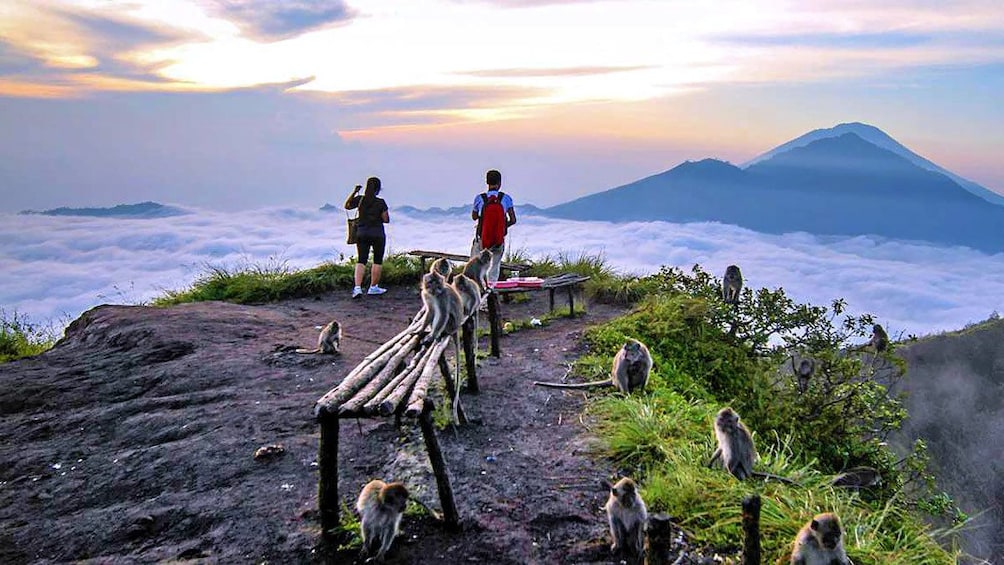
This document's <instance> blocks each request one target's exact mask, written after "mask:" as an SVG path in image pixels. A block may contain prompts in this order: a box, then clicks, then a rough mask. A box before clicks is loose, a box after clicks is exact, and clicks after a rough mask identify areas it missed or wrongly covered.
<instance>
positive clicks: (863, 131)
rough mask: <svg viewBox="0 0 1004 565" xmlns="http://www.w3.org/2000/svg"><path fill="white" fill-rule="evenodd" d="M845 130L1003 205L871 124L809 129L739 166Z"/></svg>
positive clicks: (1001, 198)
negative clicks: (807, 131) (803, 133)
mask: <svg viewBox="0 0 1004 565" xmlns="http://www.w3.org/2000/svg"><path fill="white" fill-rule="evenodd" d="M847 133H853V134H855V135H857V136H859V137H860V138H862V139H864V140H865V141H868V142H869V143H872V144H874V145H876V146H877V147H881V148H882V149H886V150H889V151H892V152H893V153H895V154H897V155H899V156H900V157H903V158H905V159H906V160H907V161H909V162H911V163H913V164H914V165H917V166H918V167H921V168H922V169H927V170H928V171H933V172H936V173H941V174H943V175H945V176H947V177H948V178H950V179H952V180H953V181H955V182H956V183H958V184H959V185H960V186H961V187H962V188H964V189H966V190H967V191H969V192H970V193H972V194H975V195H976V196H979V197H980V198H982V199H983V200H986V201H987V202H991V203H993V204H999V205H1002V206H1004V196H1002V195H1000V194H998V193H996V192H994V191H992V190H990V189H988V188H986V187H984V186H981V185H979V184H977V183H975V182H973V181H971V180H969V179H966V178H963V177H961V176H959V175H956V174H955V173H953V172H951V171H949V170H947V169H944V168H942V167H939V166H938V165H936V164H934V163H932V162H931V161H929V160H927V159H925V158H924V157H921V156H920V155H917V154H916V153H914V152H913V151H910V150H909V149H908V148H907V147H905V146H904V145H903V144H901V143H900V142H898V141H896V140H895V139H893V138H892V137H890V136H889V135H888V134H886V133H885V132H884V131H882V130H880V129H879V128H877V127H875V126H872V125H868V124H863V123H860V122H851V123H845V124H837V125H835V126H833V127H832V128H825V129H817V130H812V131H810V132H809V133H807V134H805V135H802V136H799V137H797V138H795V139H793V140H791V141H789V142H787V143H783V144H781V145H779V146H777V147H775V148H774V149H771V150H770V151H768V152H766V153H764V154H762V155H759V156H758V157H756V158H754V159H752V160H750V161H748V162H746V163H743V164H742V165H741V167H742V168H744V169H745V168H748V167H750V166H752V165H755V164H757V163H760V162H762V161H766V160H767V159H770V158H772V157H774V156H776V155H779V154H781V153H784V152H786V151H791V150H792V149H796V148H798V147H804V146H806V145H808V144H810V143H812V142H813V141H818V140H820V139H827V138H831V137H839V136H841V135H844V134H847Z"/></svg>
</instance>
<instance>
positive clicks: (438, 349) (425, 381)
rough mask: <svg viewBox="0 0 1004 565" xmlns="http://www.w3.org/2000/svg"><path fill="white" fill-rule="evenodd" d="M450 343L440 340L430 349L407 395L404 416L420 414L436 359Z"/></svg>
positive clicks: (446, 340) (447, 339)
mask: <svg viewBox="0 0 1004 565" xmlns="http://www.w3.org/2000/svg"><path fill="white" fill-rule="evenodd" d="M448 343H450V338H449V337H444V338H440V340H439V341H437V342H436V344H435V346H434V347H432V348H431V351H430V353H431V355H430V356H429V357H428V358H426V359H425V364H424V365H423V366H422V368H421V374H420V376H419V378H418V379H417V380H416V381H415V386H414V387H412V388H411V392H410V394H409V395H408V402H407V404H406V406H407V408H405V411H404V415H405V416H408V417H409V418H414V417H415V416H418V415H419V414H421V413H422V409H423V407H424V406H425V399H426V397H427V395H428V394H429V383H430V382H431V381H432V374H433V372H434V371H435V368H436V366H437V365H438V362H437V359H439V358H440V357H442V355H443V350H444V349H446V345H447V344H448ZM380 408H381V412H383V405H381V407H380Z"/></svg>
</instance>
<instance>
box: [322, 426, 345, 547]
mask: <svg viewBox="0 0 1004 565" xmlns="http://www.w3.org/2000/svg"><path fill="white" fill-rule="evenodd" d="M318 419H319V420H320V423H321V440H320V442H318V444H317V465H318V468H319V470H320V475H321V476H320V478H319V480H318V481H317V505H318V509H319V510H320V514H321V534H322V537H323V538H324V539H325V540H329V541H330V540H331V539H332V536H333V535H334V533H335V529H336V528H337V527H338V524H339V516H338V512H339V509H340V508H339V507H340V506H341V505H340V503H339V500H338V416H336V415H335V414H329V413H327V412H323V413H321V414H320V416H319V417H318Z"/></svg>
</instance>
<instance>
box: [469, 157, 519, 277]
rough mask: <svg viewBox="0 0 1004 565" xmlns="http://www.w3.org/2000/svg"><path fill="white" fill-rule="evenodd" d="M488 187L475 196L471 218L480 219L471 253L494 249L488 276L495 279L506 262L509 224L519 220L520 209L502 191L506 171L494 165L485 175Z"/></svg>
mask: <svg viewBox="0 0 1004 565" xmlns="http://www.w3.org/2000/svg"><path fill="white" fill-rule="evenodd" d="M485 182H486V183H487V184H488V190H486V191H485V192H482V193H481V194H479V195H477V197H475V198H474V208H473V209H472V210H471V219H472V220H476V221H477V222H478V227H477V231H476V232H475V234H474V243H473V245H471V256H474V255H476V254H478V253H481V250H482V249H488V250H490V251H491V252H492V266H491V271H490V272H489V274H488V279H489V280H490V281H492V282H495V281H497V280H498V279H499V269H500V268H501V266H502V251H503V249H504V248H505V236H506V234H508V233H509V226H511V225H513V224H515V223H516V209H515V208H513V204H512V197H510V196H509V195H508V194H506V193H504V192H502V190H501V188H502V173H500V172H498V171H496V170H494V169H492V170H491V171H488V173H487V174H486V175H485Z"/></svg>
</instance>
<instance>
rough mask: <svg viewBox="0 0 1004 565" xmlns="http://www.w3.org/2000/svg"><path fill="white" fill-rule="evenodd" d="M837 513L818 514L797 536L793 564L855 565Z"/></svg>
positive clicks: (792, 557) (792, 555) (793, 549)
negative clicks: (845, 544)
mask: <svg viewBox="0 0 1004 565" xmlns="http://www.w3.org/2000/svg"><path fill="white" fill-rule="evenodd" d="M842 538H843V532H842V531H841V528H840V519H839V518H837V515H836V514H831V513H829V512H826V513H824V514H817V515H816V516H815V517H813V518H812V520H809V522H808V523H807V524H806V525H804V526H802V529H801V530H799V532H798V535H797V536H795V546H794V548H792V551H791V565H853V564H852V563H851V560H850V559H849V558H848V557H847V552H846V551H845V550H844V542H843V539H842Z"/></svg>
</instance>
